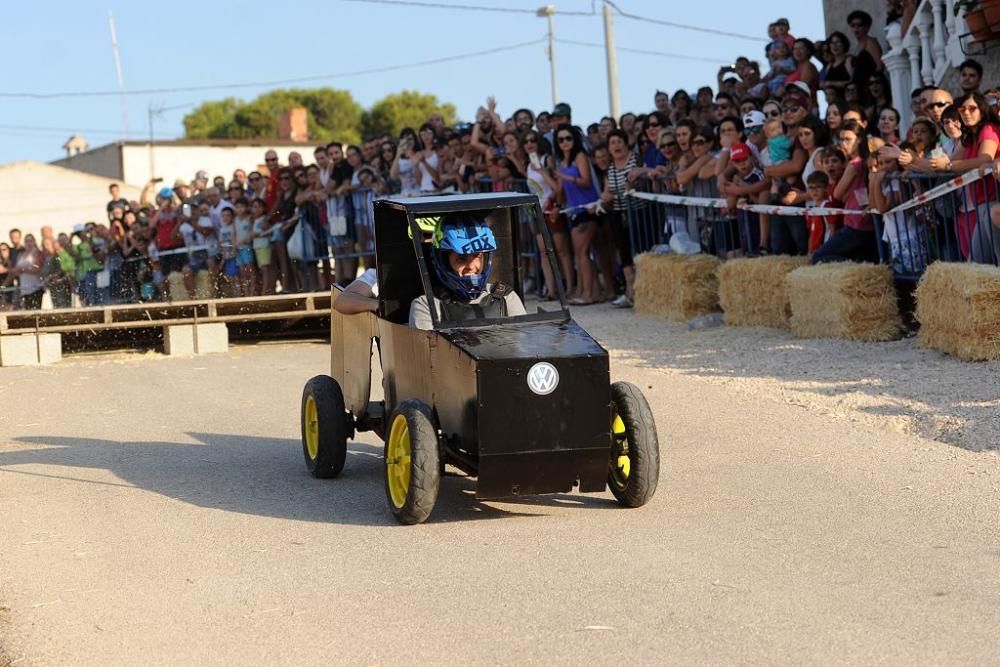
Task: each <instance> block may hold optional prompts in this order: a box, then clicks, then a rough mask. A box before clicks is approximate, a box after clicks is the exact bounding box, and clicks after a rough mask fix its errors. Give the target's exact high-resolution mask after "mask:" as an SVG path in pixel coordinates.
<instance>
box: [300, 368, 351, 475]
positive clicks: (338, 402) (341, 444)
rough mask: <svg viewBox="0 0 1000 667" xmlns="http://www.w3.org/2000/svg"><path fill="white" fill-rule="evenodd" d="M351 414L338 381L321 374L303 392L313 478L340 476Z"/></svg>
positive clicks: (304, 435)
mask: <svg viewBox="0 0 1000 667" xmlns="http://www.w3.org/2000/svg"><path fill="white" fill-rule="evenodd" d="M349 435H350V415H349V414H348V413H347V411H346V410H345V408H344V394H343V392H342V391H341V390H340V385H339V384H337V381H336V380H334V379H333V378H332V377H329V376H328V375H317V376H316V377H314V378H313V379H311V380H309V382H307V383H306V386H305V388H304V389H303V390H302V454H303V456H304V457H305V460H306V468H307V469H308V470H309V472H310V473H311V474H312V476H313V477H319V478H323V479H325V478H329V477H336V476H337V475H339V474H340V471H341V470H343V469H344V461H345V460H346V459H347V438H348V437H349Z"/></svg>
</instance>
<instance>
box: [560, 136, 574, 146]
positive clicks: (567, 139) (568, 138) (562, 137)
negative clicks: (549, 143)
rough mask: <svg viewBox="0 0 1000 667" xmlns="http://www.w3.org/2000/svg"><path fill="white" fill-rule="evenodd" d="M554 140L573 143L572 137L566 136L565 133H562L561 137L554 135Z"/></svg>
mask: <svg viewBox="0 0 1000 667" xmlns="http://www.w3.org/2000/svg"><path fill="white" fill-rule="evenodd" d="M556 141H558V142H559V143H561V144H571V143H573V137H567V136H566V135H563V136H561V137H556Z"/></svg>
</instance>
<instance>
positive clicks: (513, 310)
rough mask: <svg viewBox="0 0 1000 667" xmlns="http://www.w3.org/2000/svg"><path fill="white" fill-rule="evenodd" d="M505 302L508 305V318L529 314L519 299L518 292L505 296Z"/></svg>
mask: <svg viewBox="0 0 1000 667" xmlns="http://www.w3.org/2000/svg"><path fill="white" fill-rule="evenodd" d="M504 301H506V303H507V317H517V316H518V315H527V314H528V311H526V310H525V309H524V304H523V303H521V297H519V296H518V295H517V293H516V292H511V293H510V294H508V295H507V296H505V297H504Z"/></svg>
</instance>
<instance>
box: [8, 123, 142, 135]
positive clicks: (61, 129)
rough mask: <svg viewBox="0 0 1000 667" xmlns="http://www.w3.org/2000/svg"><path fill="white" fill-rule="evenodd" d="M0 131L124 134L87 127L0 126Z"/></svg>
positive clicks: (118, 131) (119, 131)
mask: <svg viewBox="0 0 1000 667" xmlns="http://www.w3.org/2000/svg"><path fill="white" fill-rule="evenodd" d="M0 130H24V131H26V132H86V133H88V134H113V135H115V136H118V135H121V134H124V133H123V132H122V131H121V130H96V129H94V128H86V127H43V126H39V125H0Z"/></svg>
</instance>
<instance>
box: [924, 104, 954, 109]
mask: <svg viewBox="0 0 1000 667" xmlns="http://www.w3.org/2000/svg"><path fill="white" fill-rule="evenodd" d="M948 104H949V103H948V102H928V103H927V104H925V105H924V108H925V109H944V108H945V107H946V106H948Z"/></svg>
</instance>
